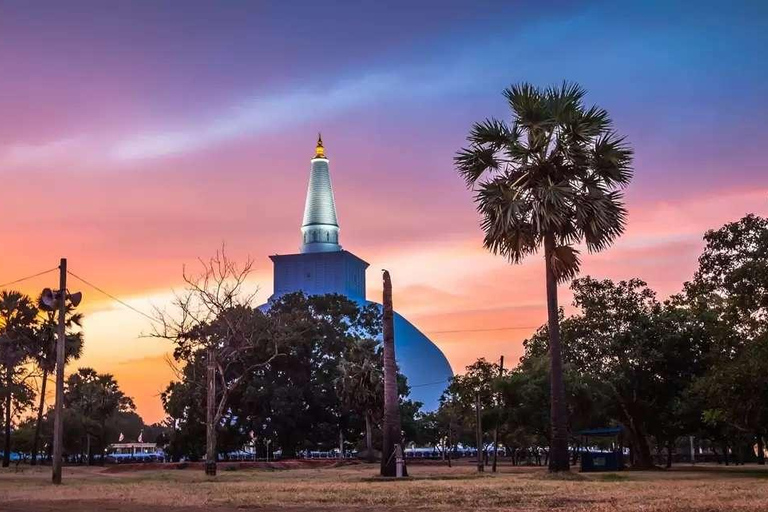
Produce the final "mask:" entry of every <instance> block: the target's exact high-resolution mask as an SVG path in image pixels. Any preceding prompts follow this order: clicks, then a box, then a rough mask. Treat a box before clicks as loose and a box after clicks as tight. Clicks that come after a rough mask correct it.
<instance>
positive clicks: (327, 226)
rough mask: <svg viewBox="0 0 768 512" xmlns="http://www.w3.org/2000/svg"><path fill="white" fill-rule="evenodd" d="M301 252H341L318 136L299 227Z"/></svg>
mask: <svg viewBox="0 0 768 512" xmlns="http://www.w3.org/2000/svg"><path fill="white" fill-rule="evenodd" d="M301 238H302V241H301V252H303V253H306V252H334V251H340V250H341V246H340V245H339V222H338V220H337V219H336V203H335V201H334V198H333V187H332V186H331V173H330V170H329V168H328V158H327V157H326V156H325V147H324V146H323V138H322V136H321V135H320V134H319V133H318V134H317V145H316V146H315V157H314V158H313V159H312V161H311V168H310V171H309V184H308V186H307V201H306V203H305V204H304V221H303V222H302V223H301Z"/></svg>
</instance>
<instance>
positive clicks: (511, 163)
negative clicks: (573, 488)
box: [455, 82, 632, 471]
mask: <svg viewBox="0 0 768 512" xmlns="http://www.w3.org/2000/svg"><path fill="white" fill-rule="evenodd" d="M584 95H585V90H584V89H582V88H581V87H580V86H578V85H576V84H571V83H566V82H564V83H563V84H562V85H561V86H560V87H550V88H546V89H540V88H537V87H534V86H532V85H530V84H527V83H523V84H519V85H513V86H512V87H510V88H508V89H506V90H505V91H504V96H505V97H506V99H507V101H508V103H509V107H510V109H511V111H512V124H511V126H510V125H508V124H507V123H505V122H504V121H500V120H497V119H493V118H491V119H486V120H485V121H483V122H481V123H476V124H475V125H474V126H473V127H472V129H471V131H470V133H469V136H468V137H467V141H468V143H469V146H468V147H466V148H462V149H461V150H460V151H459V152H458V153H457V155H456V157H455V164H456V169H457V171H458V173H459V174H460V175H461V176H462V177H463V178H464V179H465V181H466V183H467V186H468V187H470V188H472V189H473V190H474V191H475V193H476V195H475V203H476V205H477V209H478V211H479V213H480V214H481V216H482V223H481V226H482V229H483V231H484V232H485V239H484V242H483V243H484V246H485V247H486V248H487V249H488V250H490V251H491V252H493V253H494V254H501V255H503V256H505V257H506V258H508V259H509V261H510V262H512V263H520V262H521V261H522V260H523V259H524V258H525V257H526V256H528V255H531V254H534V253H536V252H538V251H539V249H541V248H542V246H543V248H544V261H545V273H546V290H547V315H548V331H549V348H550V350H549V352H550V386H551V422H552V432H551V436H552V438H551V453H552V456H551V457H550V462H549V469H550V471H567V470H568V469H569V465H568V422H567V417H566V404H565V386H564V383H563V370H562V359H561V348H560V329H559V326H558V304H557V285H558V283H562V282H565V281H568V280H570V279H572V278H573V277H574V276H575V275H576V274H577V273H578V271H579V265H580V261H579V251H578V250H577V249H576V248H575V247H574V246H575V245H577V244H580V243H584V244H585V245H586V247H587V250H588V251H589V252H598V251H601V250H603V249H605V248H606V247H608V246H609V245H611V243H612V242H613V241H614V240H615V239H616V238H617V237H618V236H619V235H621V233H623V231H624V224H625V220H626V215H627V213H626V210H625V208H624V204H623V197H622V194H621V192H620V189H622V188H623V187H625V186H626V185H627V184H628V183H629V181H630V180H631V178H632V149H631V148H630V147H629V146H628V145H627V144H626V143H625V141H624V138H623V137H620V136H618V135H617V134H616V132H615V131H614V130H613V128H612V121H611V119H610V118H609V117H608V113H607V112H606V111H605V110H603V109H602V108H599V107H596V106H592V107H589V108H586V107H585V106H584V104H583V102H582V100H583V98H584Z"/></svg>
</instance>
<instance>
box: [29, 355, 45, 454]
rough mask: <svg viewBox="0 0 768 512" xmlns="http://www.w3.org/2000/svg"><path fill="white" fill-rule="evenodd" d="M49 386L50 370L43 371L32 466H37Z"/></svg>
mask: <svg viewBox="0 0 768 512" xmlns="http://www.w3.org/2000/svg"><path fill="white" fill-rule="evenodd" d="M47 384H48V368H45V369H43V382H42V383H41V384H40V405H39V406H38V408H37V422H36V423H35V437H34V438H33V439H32V460H31V461H30V464H31V465H33V466H35V465H36V464H37V448H38V446H39V445H40V430H41V429H42V426H43V409H44V408H45V388H46V386H47Z"/></svg>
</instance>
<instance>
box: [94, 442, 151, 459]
mask: <svg viewBox="0 0 768 512" xmlns="http://www.w3.org/2000/svg"><path fill="white" fill-rule="evenodd" d="M106 458H107V460H108V461H110V462H117V463H120V462H156V461H163V459H164V458H165V453H164V452H163V450H161V449H160V448H159V447H158V446H157V444H156V443H139V442H137V443H113V444H111V445H109V446H107V449H106Z"/></svg>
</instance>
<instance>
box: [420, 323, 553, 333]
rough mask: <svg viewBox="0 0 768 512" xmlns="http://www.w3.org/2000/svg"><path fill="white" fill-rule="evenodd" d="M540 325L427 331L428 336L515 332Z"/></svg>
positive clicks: (536, 327)
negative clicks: (459, 333)
mask: <svg viewBox="0 0 768 512" xmlns="http://www.w3.org/2000/svg"><path fill="white" fill-rule="evenodd" d="M539 327H541V326H540V325H536V326H527V327H493V328H489V329H456V330H451V331H426V332H427V333H428V334H449V333H458V332H490V331H515V330H528V329H538V328H539Z"/></svg>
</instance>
